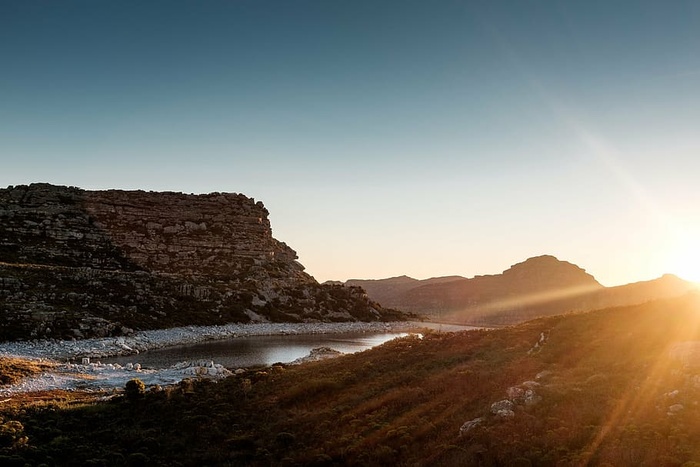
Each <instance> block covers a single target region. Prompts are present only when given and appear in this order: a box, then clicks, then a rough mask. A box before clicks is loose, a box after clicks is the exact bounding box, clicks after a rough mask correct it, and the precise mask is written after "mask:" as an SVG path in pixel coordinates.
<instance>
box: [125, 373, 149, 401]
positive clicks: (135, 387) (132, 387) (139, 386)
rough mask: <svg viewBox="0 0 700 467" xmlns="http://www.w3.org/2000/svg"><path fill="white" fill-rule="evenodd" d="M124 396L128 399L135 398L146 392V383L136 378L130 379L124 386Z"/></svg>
mask: <svg viewBox="0 0 700 467" xmlns="http://www.w3.org/2000/svg"><path fill="white" fill-rule="evenodd" d="M124 391H125V393H126V398H127V399H129V400H130V401H133V400H137V399H140V398H142V397H143V395H144V394H146V385H145V384H143V381H141V380H140V379H138V378H134V379H130V380H129V381H127V382H126V386H125V387H124Z"/></svg>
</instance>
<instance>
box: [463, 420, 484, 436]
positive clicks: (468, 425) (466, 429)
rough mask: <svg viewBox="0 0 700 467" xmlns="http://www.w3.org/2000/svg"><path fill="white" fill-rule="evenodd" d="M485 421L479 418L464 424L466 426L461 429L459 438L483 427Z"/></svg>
mask: <svg viewBox="0 0 700 467" xmlns="http://www.w3.org/2000/svg"><path fill="white" fill-rule="evenodd" d="M483 421H484V418H483V417H478V418H475V419H473V420H469V421H468V422H464V424H463V425H462V426H461V427H460V428H459V436H463V435H465V434H467V433H469V432H470V431H471V430H473V429H474V428H476V427H477V426H479V425H481V424H482V423H483Z"/></svg>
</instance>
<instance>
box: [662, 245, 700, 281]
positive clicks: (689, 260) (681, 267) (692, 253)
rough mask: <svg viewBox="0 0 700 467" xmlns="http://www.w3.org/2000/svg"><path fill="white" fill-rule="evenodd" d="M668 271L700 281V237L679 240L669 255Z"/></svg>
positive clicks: (682, 277)
mask: <svg viewBox="0 0 700 467" xmlns="http://www.w3.org/2000/svg"><path fill="white" fill-rule="evenodd" d="M668 268H669V270H668V272H669V273H671V274H675V275H677V276H678V277H680V278H681V279H685V280H687V281H691V282H696V283H700V238H697V239H685V240H684V241H682V242H678V243H677V244H676V245H675V246H674V248H673V252H672V254H671V255H670V257H669V264H668Z"/></svg>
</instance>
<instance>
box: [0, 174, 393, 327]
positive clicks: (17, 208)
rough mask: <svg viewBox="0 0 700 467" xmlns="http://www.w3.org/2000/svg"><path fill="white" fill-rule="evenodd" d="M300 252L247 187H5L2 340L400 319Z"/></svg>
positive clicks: (0, 236)
mask: <svg viewBox="0 0 700 467" xmlns="http://www.w3.org/2000/svg"><path fill="white" fill-rule="evenodd" d="M296 259H297V255H296V252H295V251H294V250H292V249H291V248H290V247H289V246H287V245H286V244H285V243H283V242H280V241H278V240H277V239H275V238H274V237H273V236H272V229H271V226H270V221H269V219H268V211H267V209H265V207H264V205H263V203H262V202H260V201H257V202H256V201H255V200H254V199H252V198H248V197H247V196H245V195H242V194H236V193H210V194H206V195H187V194H182V193H173V192H144V191H121V190H105V191H87V190H82V189H80V188H75V187H64V186H54V185H49V184H32V185H29V186H26V185H23V186H16V187H8V188H6V189H0V316H2V320H1V322H0V339H2V340H10V339H18V338H40V337H58V338H64V339H65V338H71V337H73V338H82V337H93V336H103V335H113V334H120V333H129V332H131V330H134V329H153V328H163V327H171V326H183V325H190V324H223V323H226V322H249V321H353V320H366V321H372V320H388V319H401V318H402V316H403V315H402V314H400V313H398V314H397V313H395V312H393V311H390V310H385V309H383V308H382V307H381V306H379V305H378V304H376V303H374V302H372V301H370V300H369V299H368V298H367V296H366V294H365V293H364V291H363V290H361V289H359V288H354V287H350V288H348V287H342V286H339V285H336V286H332V285H320V284H318V282H316V280H315V279H314V278H313V277H311V276H310V275H308V274H306V273H305V272H304V267H303V266H302V265H301V264H299V263H298V262H297V261H296Z"/></svg>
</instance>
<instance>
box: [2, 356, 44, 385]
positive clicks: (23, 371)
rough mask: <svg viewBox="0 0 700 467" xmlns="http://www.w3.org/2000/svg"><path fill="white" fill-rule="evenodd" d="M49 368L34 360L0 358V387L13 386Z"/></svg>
mask: <svg viewBox="0 0 700 467" xmlns="http://www.w3.org/2000/svg"><path fill="white" fill-rule="evenodd" d="M49 366H50V365H49V364H47V363H41V362H37V361H34V360H24V359H21V358H12V357H0V385H5V384H15V383H17V382H18V381H19V380H20V379H22V378H25V377H27V376H31V375H35V374H37V373H41V372H42V371H44V370H45V369H47V368H48V367H49Z"/></svg>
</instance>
